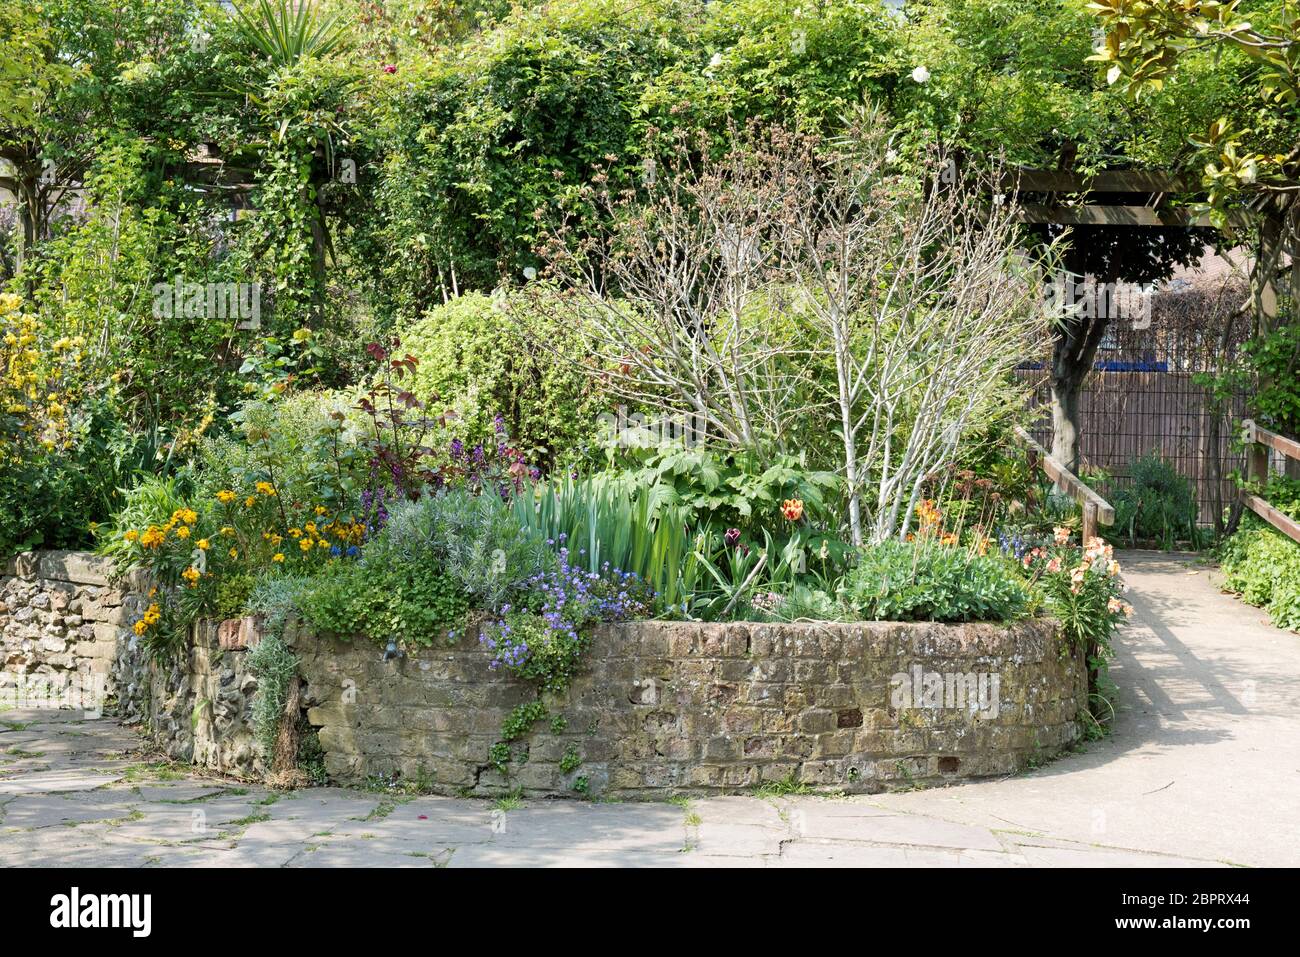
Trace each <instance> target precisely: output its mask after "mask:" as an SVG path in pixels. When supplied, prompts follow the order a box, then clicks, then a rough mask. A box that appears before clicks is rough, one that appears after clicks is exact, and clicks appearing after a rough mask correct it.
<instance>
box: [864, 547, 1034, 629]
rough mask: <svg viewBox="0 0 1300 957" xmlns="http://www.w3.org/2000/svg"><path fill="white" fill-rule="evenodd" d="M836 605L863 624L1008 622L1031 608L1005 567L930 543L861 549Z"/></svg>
mask: <svg viewBox="0 0 1300 957" xmlns="http://www.w3.org/2000/svg"><path fill="white" fill-rule="evenodd" d="M841 599H842V601H843V602H844V603H845V605H846V606H847V607H848V608H849V609H851V610H852V612H853V613H854V614H855V615H856V616H857V617H859V618H861V619H863V620H866V621H948V622H952V621H1010V620H1012V619H1015V618H1019V617H1021V616H1023V615H1024V614H1026V613H1027V612H1028V611H1029V609H1030V605H1031V601H1030V594H1029V591H1028V589H1027V588H1026V587H1025V585H1024V583H1023V582H1022V581H1021V580H1020V579H1019V578H1018V577H1017V575H1016V573H1015V572H1014V570H1013V569H1012V568H1011V566H1010V565H1009V564H1008V563H1007V562H1006V561H1004V560H1002V559H1000V558H994V557H991V556H982V555H977V554H973V553H971V552H969V551H967V550H965V549H961V548H954V547H949V546H943V545H938V544H935V543H933V542H924V543H920V544H917V543H912V542H897V541H890V542H883V543H881V544H879V545H876V546H873V547H871V548H867V549H865V550H864V551H863V553H862V556H861V558H860V559H859V561H858V564H857V565H856V566H855V567H854V568H853V570H852V571H850V572H849V574H848V575H847V576H845V579H844V583H843V586H842V589H841Z"/></svg>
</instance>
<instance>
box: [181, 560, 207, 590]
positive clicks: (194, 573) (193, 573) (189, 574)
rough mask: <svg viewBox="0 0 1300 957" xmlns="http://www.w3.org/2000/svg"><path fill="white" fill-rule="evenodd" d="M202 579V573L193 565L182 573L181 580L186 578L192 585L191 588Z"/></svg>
mask: <svg viewBox="0 0 1300 957" xmlns="http://www.w3.org/2000/svg"><path fill="white" fill-rule="evenodd" d="M202 577H203V574H202V572H200V571H199V570H198V569H197V568H195V567H194V566H193V565H191V566H190V567H189V568H187V569H185V571H183V572H181V578H184V579H185V580H186V581H187V582H189V583H190V585H191V586H192V585H193V584H194V583H195V582H197V581H198V580H199V579H200V578H202Z"/></svg>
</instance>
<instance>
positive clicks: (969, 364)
mask: <svg viewBox="0 0 1300 957" xmlns="http://www.w3.org/2000/svg"><path fill="white" fill-rule="evenodd" d="M733 144H734V145H733V147H732V148H731V149H730V150H729V151H728V152H727V153H726V155H725V156H723V157H722V158H721V159H720V160H710V159H708V158H707V156H708V153H707V151H706V150H704V149H699V150H692V149H690V148H688V147H689V145H690V144H689V143H688V141H687V140H686V139H685V138H679V139H678V140H677V141H676V144H675V149H674V151H673V152H672V159H671V161H670V163H668V164H667V166H666V168H665V169H663V170H661V171H660V172H659V175H658V176H657V177H655V179H654V182H652V183H649V184H647V186H646V188H645V189H643V190H632V189H628V190H623V191H622V192H620V193H619V194H618V195H617V196H614V195H612V194H611V193H610V192H609V191H608V189H607V188H606V182H607V181H606V180H604V179H603V175H604V174H601V176H598V177H597V183H596V184H595V185H593V187H592V189H591V190H590V191H588V193H587V194H586V196H585V198H586V199H588V201H590V202H592V203H594V204H595V205H596V206H597V208H598V209H600V211H601V213H602V214H603V215H605V216H608V217H609V218H610V221H612V222H613V223H614V224H615V225H614V226H613V227H611V228H610V229H608V230H607V231H604V232H600V233H597V235H595V236H588V237H584V238H577V236H576V234H575V233H574V232H573V231H572V230H571V227H570V225H569V224H568V223H561V224H560V225H559V226H558V227H557V228H556V229H555V231H554V232H553V233H552V235H551V237H550V241H549V242H548V243H547V244H546V245H545V246H544V248H543V254H544V256H545V258H546V259H547V260H548V261H549V263H550V267H549V269H550V272H551V274H552V275H553V276H554V277H556V278H557V279H558V280H559V284H560V286H561V288H562V289H563V290H565V291H566V293H567V295H566V297H565V298H564V299H562V300H561V301H562V302H567V303H568V308H570V309H571V310H572V321H574V322H575V323H582V324H583V326H584V329H585V330H586V331H587V332H588V333H590V334H591V336H592V339H593V341H594V342H595V343H597V346H596V353H597V356H596V358H597V360H598V363H599V364H601V365H603V367H604V368H606V369H610V368H612V369H614V370H616V371H615V372H614V373H612V377H611V379H610V381H609V385H610V387H611V388H612V389H613V390H614V391H615V392H616V393H618V394H620V395H623V396H627V397H629V398H631V399H634V400H636V401H638V402H642V403H645V404H649V405H654V406H659V407H661V408H664V409H667V410H670V411H673V412H681V411H689V412H691V413H693V414H695V415H697V416H699V417H700V418H701V419H702V420H703V421H705V422H707V423H708V427H709V429H710V431H711V432H712V434H713V435H714V436H716V438H717V439H720V440H722V441H725V442H728V443H730V444H732V445H735V446H738V447H742V448H748V449H753V450H757V451H760V452H762V451H766V450H773V449H784V448H786V447H787V446H788V445H789V444H790V443H791V442H796V441H806V440H807V438H808V435H809V432H808V430H809V429H810V428H813V429H817V430H818V431H819V432H820V433H823V434H824V433H825V432H826V431H828V430H831V429H834V430H835V431H837V432H838V437H839V440H840V445H841V447H842V462H841V465H842V470H843V475H844V478H845V482H846V492H847V503H848V516H847V524H848V526H849V529H850V534H851V538H852V540H853V543H854V544H856V545H860V544H862V543H863V542H864V541H867V540H870V541H881V540H884V539H886V538H889V537H890V536H893V535H904V534H906V532H907V529H908V527H909V524H910V520H911V515H912V513H913V510H914V507H915V505H916V503H917V500H918V498H919V496H920V493H921V489H922V486H923V483H924V480H925V479H926V477H927V476H929V475H931V474H933V473H936V472H940V471H942V470H943V469H945V468H947V467H948V466H949V465H951V464H952V462H953V461H954V459H955V456H956V453H957V450H958V447H959V444H960V442H961V441H962V439H963V438H964V437H965V436H967V435H968V434H969V433H970V431H972V429H974V428H975V427H977V426H979V425H981V424H983V423H984V422H985V421H986V420H987V417H988V415H989V414H992V413H994V412H996V411H998V410H999V409H1000V408H1005V405H1006V403H1007V401H1008V398H1007V397H1008V394H1009V391H1010V394H1011V395H1013V397H1014V395H1016V393H1015V390H1014V388H1012V389H1010V390H1009V386H1008V382H1009V380H1010V379H1011V372H1012V370H1013V369H1014V367H1015V365H1016V364H1017V363H1018V362H1020V361H1021V360H1022V359H1024V358H1025V357H1026V356H1028V355H1030V354H1031V353H1032V352H1034V351H1035V350H1038V349H1040V348H1041V347H1042V346H1043V344H1044V343H1045V342H1046V339H1047V328H1048V326H1047V318H1046V313H1045V310H1044V308H1043V303H1042V286H1041V283H1040V281H1039V278H1038V277H1039V272H1038V271H1037V270H1036V269H1035V268H1034V267H1033V266H1032V265H1031V264H1030V263H1029V261H1028V260H1027V258H1026V257H1025V256H1024V255H1023V254H1021V253H1019V252H1018V251H1017V249H1016V242H1015V241H1016V238H1017V227H1016V223H1015V215H1014V213H1015V210H1014V208H1013V207H1012V205H1011V204H1010V203H1009V202H999V201H997V197H996V194H995V192H994V189H995V187H994V184H995V183H996V182H997V178H996V173H997V171H996V170H994V171H990V173H991V175H989V176H987V177H979V178H973V177H969V176H967V177H963V178H961V181H959V178H958V177H957V176H956V175H953V176H946V175H944V176H941V175H940V171H943V170H950V171H951V170H955V167H952V166H948V165H946V164H944V163H943V162H942V157H940V156H938V155H937V154H936V155H933V156H930V157H928V159H929V163H930V165H929V167H928V168H929V169H932V170H933V171H934V172H933V174H931V175H922V176H917V175H916V174H915V166H911V167H908V166H903V165H900V164H899V163H898V162H897V161H896V159H895V158H894V157H893V156H892V153H891V151H890V150H889V132H888V129H887V127H886V125H885V123H884V121H883V120H882V118H881V117H880V116H879V115H878V114H874V113H871V112H869V111H866V112H864V113H863V114H862V115H861V116H859V117H857V118H856V119H855V120H854V121H853V123H852V124H851V126H850V128H849V129H848V131H847V133H846V135H845V136H843V137H841V138H840V139H838V140H837V141H835V142H834V143H830V144H827V143H824V142H822V141H821V140H819V139H818V138H817V137H815V136H810V135H806V134H801V133H797V132H791V131H789V130H785V129H782V128H779V127H777V128H768V129H759V128H751V129H749V130H748V131H746V132H745V133H744V134H741V135H737V136H734V137H733ZM696 155H703V156H704V157H705V158H704V159H700V160H696V159H694V158H693V157H694V156H696ZM790 329H795V330H797V334H796V335H793V336H792V335H790V334H789V332H788V330H790ZM823 369H833V370H834V375H833V376H826V375H822V374H820V370H823Z"/></svg>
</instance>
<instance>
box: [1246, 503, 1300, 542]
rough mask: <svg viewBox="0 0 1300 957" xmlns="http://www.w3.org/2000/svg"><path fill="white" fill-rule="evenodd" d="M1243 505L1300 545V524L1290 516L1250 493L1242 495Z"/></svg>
mask: <svg viewBox="0 0 1300 957" xmlns="http://www.w3.org/2000/svg"><path fill="white" fill-rule="evenodd" d="M1241 503H1242V504H1243V505H1245V506H1246V507H1247V508H1248V509H1250V510H1251V511H1252V512H1254V513H1255V514H1256V515H1258V516H1259V517H1260V518H1262V519H1263V520H1264V521H1266V522H1268V523H1269V524H1270V525H1272V526H1273V527H1274V528H1276V529H1277V530H1278V531H1279V532H1281V533H1282V534H1283V535H1285V536H1286V537H1287V538H1289V539H1291V540H1292V541H1293V542H1296V543H1297V544H1300V522H1297V521H1296V520H1295V519H1294V518H1292V517H1291V516H1290V515H1287V514H1285V513H1283V512H1279V511H1278V510H1277V509H1275V508H1274V507H1273V506H1272V505H1269V504H1268V502H1266V501H1264V500H1263V499H1262V498H1260V497H1259V496H1258V495H1252V494H1251V493H1250V492H1242V493H1241Z"/></svg>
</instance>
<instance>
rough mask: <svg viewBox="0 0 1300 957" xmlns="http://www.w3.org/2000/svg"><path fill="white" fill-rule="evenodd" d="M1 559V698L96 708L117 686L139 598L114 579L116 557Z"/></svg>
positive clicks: (54, 555) (68, 554)
mask: <svg viewBox="0 0 1300 957" xmlns="http://www.w3.org/2000/svg"><path fill="white" fill-rule="evenodd" d="M2 567H3V574H0V702H3V703H7V704H19V703H21V704H24V705H25V706H28V707H78V708H80V707H90V708H91V710H95V707H96V703H97V702H98V703H99V704H101V705H102V702H103V700H104V698H105V697H111V696H112V695H113V694H114V693H115V690H116V689H115V687H114V682H113V674H112V672H113V664H114V662H115V660H116V657H117V649H118V645H119V641H120V639H121V636H122V633H123V632H124V631H125V632H126V633H128V634H129V633H130V628H131V625H132V624H134V622H135V620H136V618H138V617H139V613H140V612H139V608H138V607H137V605H138V600H137V599H133V598H132V599H128V597H127V596H125V595H124V594H123V592H122V590H120V589H118V588H115V587H113V586H111V585H110V584H109V574H110V572H111V571H112V565H111V563H110V562H108V561H106V560H105V559H102V558H98V557H96V556H94V555H89V554H86V553H83V552H62V551H46V552H25V553H23V554H21V555H18V556H16V557H14V558H11V559H9V561H8V562H6V563H5V565H4V566H2Z"/></svg>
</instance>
